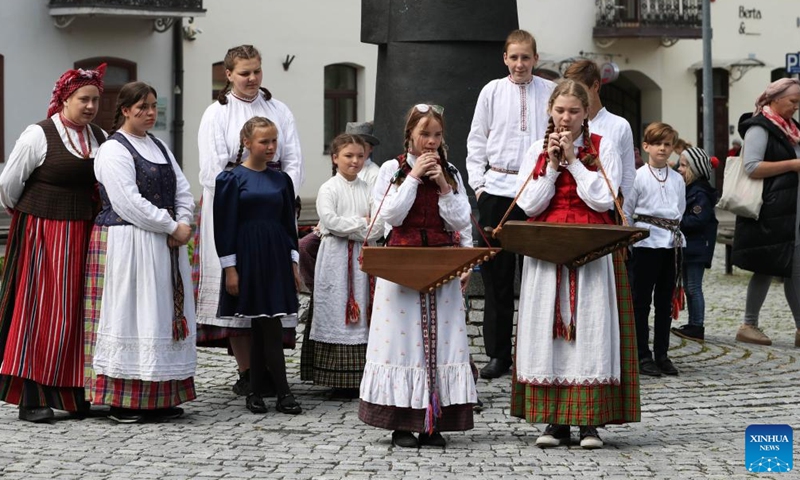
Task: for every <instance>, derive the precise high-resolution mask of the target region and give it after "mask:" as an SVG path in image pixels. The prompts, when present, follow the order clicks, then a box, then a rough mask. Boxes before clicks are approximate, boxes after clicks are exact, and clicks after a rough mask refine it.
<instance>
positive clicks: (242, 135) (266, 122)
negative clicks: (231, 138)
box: [234, 117, 278, 165]
mask: <svg viewBox="0 0 800 480" xmlns="http://www.w3.org/2000/svg"><path fill="white" fill-rule="evenodd" d="M259 128H274V129H275V130H276V131H277V130H278V127H277V126H275V123H274V122H273V121H272V120H270V119H268V118H266V117H253V118H251V119H250V120H248V121H246V122H245V123H244V126H243V127H242V130H241V131H240V132H239V153H238V154H236V162H235V163H234V165H240V164H241V163H242V154H243V153H244V148H245V147H244V142H245V140H252V139H253V133H255V131H256V130H257V129H259Z"/></svg>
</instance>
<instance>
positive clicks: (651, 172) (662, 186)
mask: <svg viewBox="0 0 800 480" xmlns="http://www.w3.org/2000/svg"><path fill="white" fill-rule="evenodd" d="M647 168H648V170H650V175H652V176H653V178H655V179H656V181H657V182H658V183H660V184H661V188H664V186H665V183H666V182H667V178H668V177H669V168H668V167H665V168H666V173H664V180H661V179H660V178H658V175H656V172H654V171H653V167H652V166H650V164H649V163H648V164H647Z"/></svg>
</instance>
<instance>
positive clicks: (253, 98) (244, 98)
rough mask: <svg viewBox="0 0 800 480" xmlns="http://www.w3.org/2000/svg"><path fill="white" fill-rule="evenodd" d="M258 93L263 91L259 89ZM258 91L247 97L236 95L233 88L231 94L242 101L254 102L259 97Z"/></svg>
mask: <svg viewBox="0 0 800 480" xmlns="http://www.w3.org/2000/svg"><path fill="white" fill-rule="evenodd" d="M258 93H261V91H259V92H258ZM258 93H256V94H255V95H253V96H252V97H250V98H247V97H240V96H239V95H236V94H235V93H234V92H233V90H231V95H233V96H234V97H235V98H236V99H237V100H241V101H243V102H246V103H253V102H254V101H255V100H256V98H258Z"/></svg>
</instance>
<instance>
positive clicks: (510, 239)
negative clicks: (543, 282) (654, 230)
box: [496, 221, 650, 268]
mask: <svg viewBox="0 0 800 480" xmlns="http://www.w3.org/2000/svg"><path fill="white" fill-rule="evenodd" d="M649 236H650V230H647V229H646V228H636V227H627V226H621V225H604V224H582V223H546V222H524V221H509V222H506V223H504V224H503V226H502V228H500V229H499V230H498V231H497V232H496V237H497V238H498V239H499V240H500V244H501V245H502V246H503V249H505V250H510V251H512V252H514V253H519V254H521V255H525V256H526V257H532V258H536V259H538V260H544V261H546V262H550V263H555V264H557V265H566V266H568V267H570V268H574V267H580V266H581V265H584V264H586V263H589V262H591V261H592V260H596V259H598V258H600V257H603V256H605V255H608V254H609V253H611V252H613V251H615V250H619V249H620V248H624V247H626V246H628V245H630V244H632V243H635V242H638V241H639V240H643V239H645V238H647V237H649Z"/></svg>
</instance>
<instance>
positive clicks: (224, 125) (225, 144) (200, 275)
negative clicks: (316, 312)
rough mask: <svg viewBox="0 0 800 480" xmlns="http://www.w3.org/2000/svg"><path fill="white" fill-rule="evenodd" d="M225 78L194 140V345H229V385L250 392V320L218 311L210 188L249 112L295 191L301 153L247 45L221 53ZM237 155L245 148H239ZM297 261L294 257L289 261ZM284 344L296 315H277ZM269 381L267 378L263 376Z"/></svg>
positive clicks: (289, 118)
mask: <svg viewBox="0 0 800 480" xmlns="http://www.w3.org/2000/svg"><path fill="white" fill-rule="evenodd" d="M224 65H225V75H226V76H227V79H228V81H227V83H226V84H225V88H223V89H222V91H221V92H220V94H219V98H218V100H217V101H216V102H214V103H213V104H211V105H210V106H209V107H208V108H207V109H206V111H205V113H204V114H203V118H202V120H201V121H200V130H199V131H198V134H197V142H198V146H199V152H200V184H201V185H202V186H203V197H202V200H201V207H200V213H201V215H200V218H199V219H198V226H197V232H196V235H195V249H194V258H193V262H192V263H193V265H194V267H195V271H194V277H195V281H196V285H197V294H196V298H197V323H198V344H199V345H202V346H225V347H228V346H230V349H231V351H232V353H233V356H234V357H235V358H236V363H237V365H238V372H239V378H238V380H237V381H236V383H235V384H234V386H233V392H234V393H236V394H237V395H245V396H246V395H247V394H248V393H250V350H249V349H250V339H249V338H248V337H249V335H250V320H249V319H247V318H243V317H226V316H222V315H220V314H219V312H218V308H219V298H220V290H221V286H222V285H223V281H222V271H221V270H220V264H219V258H218V257H217V252H216V247H215V245H214V216H213V213H214V209H213V205H214V191H215V190H214V189H215V188H216V181H217V175H219V173H220V172H222V170H223V169H224V168H225V166H226V165H228V163H230V162H233V161H235V160H236V156H237V153H240V151H239V147H240V141H239V133H240V131H241V130H242V126H243V125H244V124H245V122H247V121H248V120H250V119H251V118H253V117H255V116H261V117H266V118H268V119H270V120H271V121H272V122H273V123H275V125H276V126H277V129H278V136H279V138H278V146H277V151H276V152H275V156H274V157H273V159H272V160H271V161H270V163H269V167H270V168H273V169H277V170H280V171H283V172H286V173H287V174H288V175H289V177H290V178H291V179H292V187H293V190H294V192H295V193H297V192H299V191H300V185H302V183H303V161H302V160H303V156H302V154H301V152H300V139H299V137H298V136H297V129H296V128H295V123H294V116H293V115H292V112H291V111H290V110H289V107H287V106H286V105H285V104H284V103H282V102H280V101H279V100H277V99H275V98H274V97H273V96H272V93H270V91H269V90H267V89H266V88H263V87H261V82H262V80H263V77H264V74H263V71H262V70H261V54H260V53H259V52H258V50H257V49H256V48H255V47H253V46H252V45H240V46H238V47H234V48H231V49H230V50H228V52H227V53H226V54H225V60H224ZM242 154H243V159H246V158H247V155H248V152H247V151H245V152H242ZM298 260H299V255H298V258H296V259H295V261H298ZM282 321H283V326H284V327H285V329H286V330H285V331H284V335H286V339H285V343H286V344H287V346H291V347H292V348H294V339H295V336H294V328H295V327H296V326H297V316H291V315H289V316H286V317H283V319H282ZM267 381H268V382H269V381H271V379H269V378H268V379H267Z"/></svg>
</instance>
